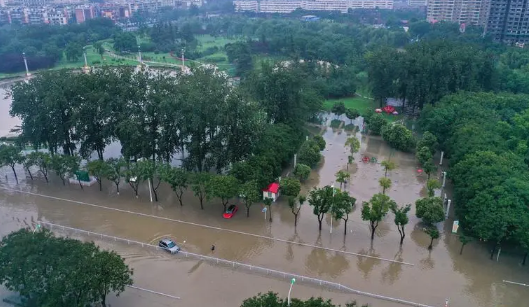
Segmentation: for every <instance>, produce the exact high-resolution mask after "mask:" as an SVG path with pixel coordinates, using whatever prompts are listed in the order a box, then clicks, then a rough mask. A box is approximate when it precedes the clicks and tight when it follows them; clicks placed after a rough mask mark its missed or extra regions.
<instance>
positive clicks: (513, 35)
mask: <svg viewBox="0 0 529 307" xmlns="http://www.w3.org/2000/svg"><path fill="white" fill-rule="evenodd" d="M488 15H489V16H488V21H487V23H486V25H485V31H486V32H487V33H488V34H490V35H492V36H493V37H494V38H495V39H496V40H498V41H503V42H507V43H529V0H490V10H489V14H488Z"/></svg>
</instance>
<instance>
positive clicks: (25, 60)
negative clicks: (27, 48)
mask: <svg viewBox="0 0 529 307" xmlns="http://www.w3.org/2000/svg"><path fill="white" fill-rule="evenodd" d="M22 57H23V58H24V65H25V66H26V77H29V69H28V60H27V59H26V53H25V52H22Z"/></svg>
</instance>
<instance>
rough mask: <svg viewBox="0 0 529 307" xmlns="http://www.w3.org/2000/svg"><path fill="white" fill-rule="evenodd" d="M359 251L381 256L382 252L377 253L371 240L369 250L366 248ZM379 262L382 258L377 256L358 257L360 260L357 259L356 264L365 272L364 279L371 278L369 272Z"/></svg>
mask: <svg viewBox="0 0 529 307" xmlns="http://www.w3.org/2000/svg"><path fill="white" fill-rule="evenodd" d="M358 253H359V254H365V255H369V256H372V257H380V254H378V253H376V251H375V248H374V247H373V241H371V244H370V247H369V250H367V251H366V250H365V249H361V250H360V251H359V252H358ZM379 264H380V260H379V259H375V258H366V257H358V260H357V261H356V266H357V267H358V269H359V270H360V271H362V272H363V273H364V279H369V274H370V273H371V271H372V270H373V269H374V268H375V267H376V266H377V265H379Z"/></svg>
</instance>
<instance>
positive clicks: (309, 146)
mask: <svg viewBox="0 0 529 307" xmlns="http://www.w3.org/2000/svg"><path fill="white" fill-rule="evenodd" d="M320 159H321V153H320V147H319V146H318V144H317V143H316V142H314V141H313V140H309V141H306V142H304V143H303V145H301V148H300V149H299V153H298V162H299V163H301V164H305V165H308V166H310V167H314V166H316V165H317V164H318V163H319V162H320Z"/></svg>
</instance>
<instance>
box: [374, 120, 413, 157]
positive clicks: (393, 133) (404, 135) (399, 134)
mask: <svg viewBox="0 0 529 307" xmlns="http://www.w3.org/2000/svg"><path fill="white" fill-rule="evenodd" d="M382 138H383V139H384V141H386V142H388V144H389V146H391V147H393V148H395V149H397V150H401V151H411V150H412V149H413V148H415V137H414V136H413V133H412V132H411V130H409V129H408V128H406V127H404V125H401V124H393V125H385V126H384V127H383V128H382Z"/></svg>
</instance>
